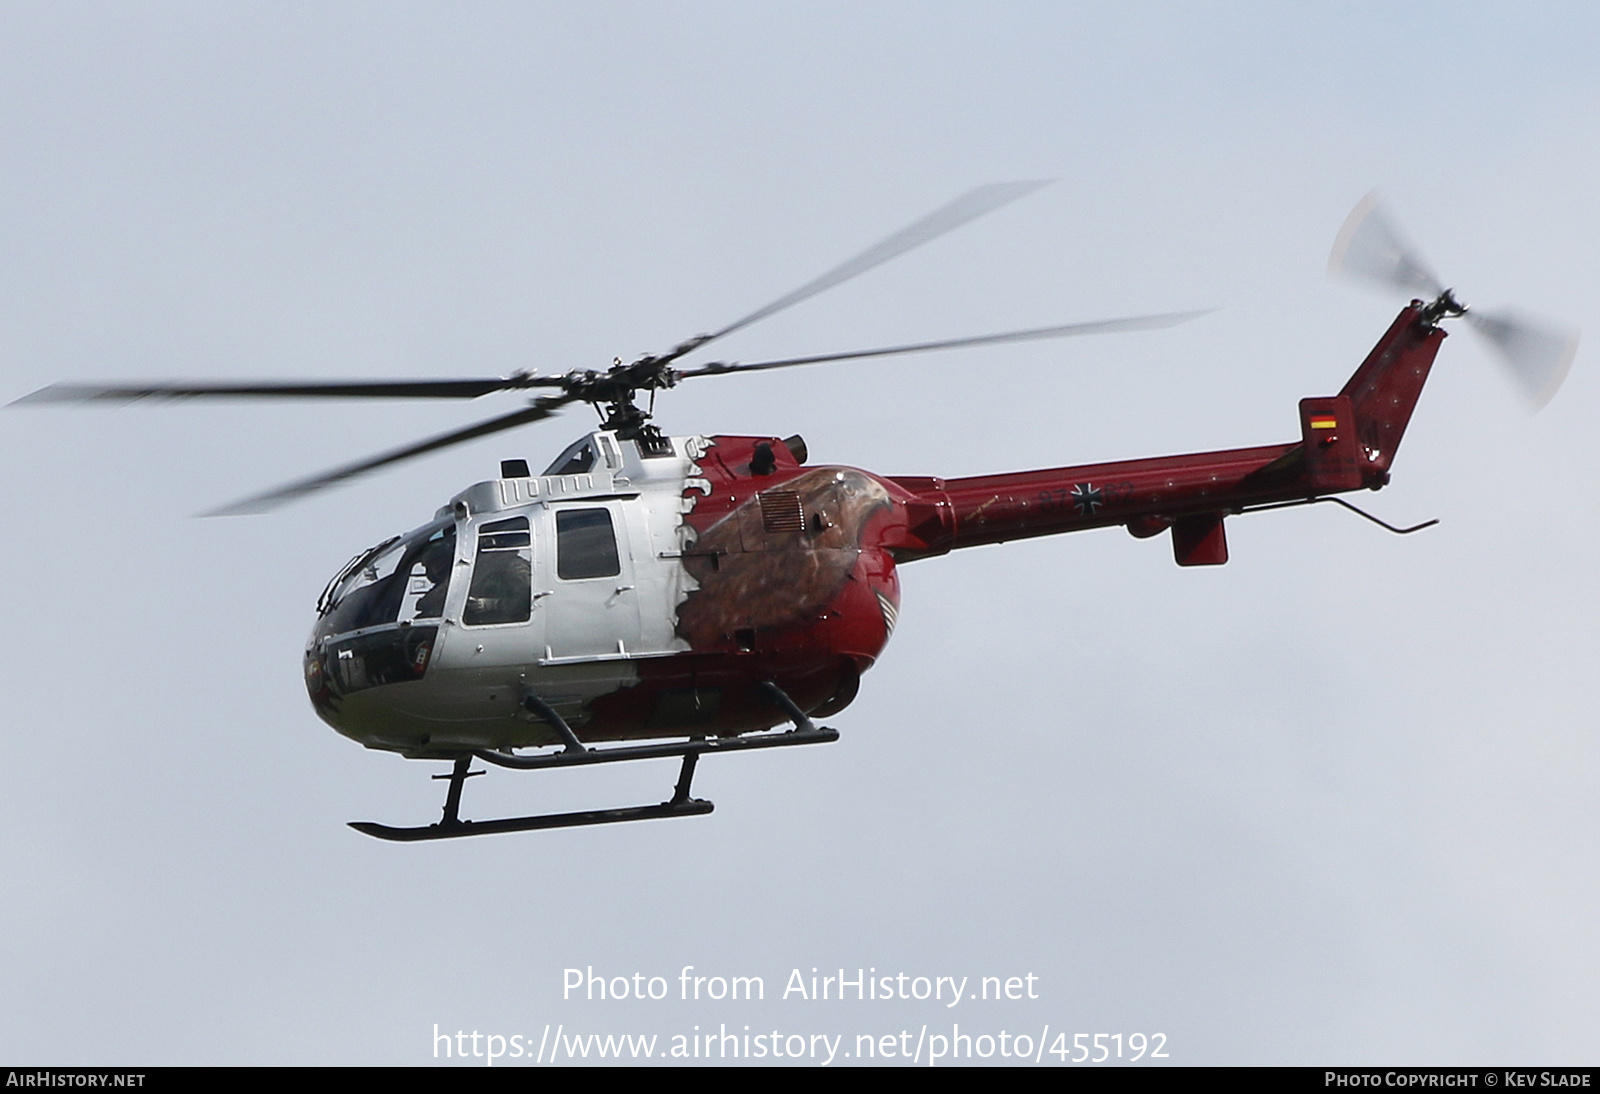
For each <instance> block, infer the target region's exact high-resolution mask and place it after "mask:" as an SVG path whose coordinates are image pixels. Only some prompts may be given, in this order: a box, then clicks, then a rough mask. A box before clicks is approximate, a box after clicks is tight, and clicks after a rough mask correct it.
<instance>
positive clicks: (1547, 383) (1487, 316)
mask: <svg viewBox="0 0 1600 1094" xmlns="http://www.w3.org/2000/svg"><path fill="white" fill-rule="evenodd" d="M1466 318H1467V322H1468V323H1471V324H1472V327H1473V329H1474V330H1476V331H1477V332H1478V333H1479V334H1481V335H1483V336H1484V338H1486V339H1488V341H1489V344H1490V345H1492V346H1493V347H1494V348H1495V350H1496V352H1498V353H1499V354H1500V357H1501V358H1502V359H1503V360H1504V362H1505V364H1506V366H1507V368H1508V369H1509V370H1510V372H1511V375H1512V378H1513V379H1515V380H1516V381H1517V385H1518V386H1519V387H1521V388H1522V390H1523V393H1524V394H1526V395H1527V397H1528V401H1529V402H1530V403H1532V404H1533V409H1534V410H1539V409H1542V408H1543V407H1544V405H1545V404H1546V403H1548V402H1549V401H1550V400H1551V399H1553V398H1554V397H1555V394H1556V392H1557V391H1558V390H1560V388H1561V382H1562V381H1563V380H1565V379H1566V378H1567V370H1568V369H1570V368H1571V367H1572V359H1573V358H1574V357H1575V356H1577V353H1578V332H1577V331H1574V330H1569V329H1566V328H1564V327H1558V326H1555V325H1554V324H1551V323H1547V322H1545V321H1544V320H1542V319H1534V318H1531V317H1529V316H1527V315H1525V314H1523V313H1521V312H1515V311H1499V312H1492V313H1488V312H1476V311H1471V310H1469V311H1468V312H1467V314H1466Z"/></svg>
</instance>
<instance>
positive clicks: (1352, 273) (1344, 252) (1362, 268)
mask: <svg viewBox="0 0 1600 1094" xmlns="http://www.w3.org/2000/svg"><path fill="white" fill-rule="evenodd" d="M1328 272H1329V273H1337V274H1344V275H1345V276H1348V277H1358V278H1363V279H1365V280H1367V281H1374V282H1377V283H1378V284H1380V285H1384V286H1387V287H1389V288H1397V289H1401V290H1404V291H1405V292H1408V293H1415V294H1418V295H1420V296H1425V297H1428V298H1430V299H1431V298H1433V297H1436V296H1438V295H1439V294H1440V293H1442V292H1444V286H1443V285H1441V284H1440V283H1439V279H1438V278H1437V277H1435V276H1434V275H1433V271H1432V270H1430V269H1428V265H1427V263H1426V262H1424V261H1423V260H1422V258H1421V256H1420V255H1418V254H1417V251H1416V248H1415V247H1412V246H1411V244H1410V243H1408V242H1407V241H1406V239H1405V237H1404V236H1402V235H1401V234H1400V231H1399V229H1397V228H1396V227H1395V226H1394V224H1393V223H1391V222H1390V220H1389V217H1388V215H1387V214H1386V213H1385V212H1384V211H1383V208H1382V206H1381V205H1380V204H1379V202H1378V195H1377V192H1376V191H1374V192H1373V193H1370V194H1368V195H1367V196H1366V197H1364V198H1362V199H1361V202H1360V204H1358V205H1357V206H1356V207H1355V208H1354V209H1353V210H1351V212H1350V215H1349V216H1348V217H1346V218H1345V222H1344V227H1342V228H1340V229H1339V236H1338V238H1337V239H1335V240H1334V243H1333V253H1332V254H1331V255H1329V256H1328Z"/></svg>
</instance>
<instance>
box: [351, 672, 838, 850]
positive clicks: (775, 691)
mask: <svg viewBox="0 0 1600 1094" xmlns="http://www.w3.org/2000/svg"><path fill="white" fill-rule="evenodd" d="M765 690H766V692H767V695H768V698H770V699H771V700H772V702H773V705H775V706H777V707H779V708H780V709H782V710H783V711H784V712H785V713H787V714H788V715H789V716H790V717H791V718H793V719H794V720H795V728H794V729H790V730H785V731H783V732H781V733H762V734H757V735H753V736H749V737H696V738H691V739H690V740H688V741H677V742H674V743H671V744H659V745H624V746H620V747H616V748H587V747H585V746H584V745H582V744H581V743H580V742H579V741H578V739H577V736H576V734H574V733H573V732H572V729H571V727H569V726H568V725H567V723H566V722H565V720H563V719H562V718H561V716H560V715H559V714H557V713H556V712H555V710H554V709H552V708H551V707H550V706H548V705H547V704H545V703H544V701H543V700H541V699H540V698H539V697H538V696H536V695H534V694H532V693H531V692H529V693H528V694H527V695H526V696H524V705H525V706H527V708H528V709H529V710H530V711H532V712H533V713H535V714H537V715H539V716H540V717H542V718H544V719H545V720H546V721H548V722H550V723H551V724H552V725H553V726H555V728H556V731H557V732H558V733H559V734H560V735H561V737H562V739H563V740H564V741H565V742H566V745H565V748H564V749H563V751H560V752H555V753H546V754H543V755H538V756H518V755H515V754H513V753H510V752H490V751H479V752H474V753H471V754H469V755H465V756H458V757H456V761H455V766H454V768H452V770H451V772H450V774H448V775H435V776H434V778H436V779H449V780H450V789H449V792H448V793H447V794H446V796H445V803H444V816H443V817H441V818H440V820H439V822H438V823H437V824H430V825H427V826H425V827H419V828H391V827H390V826H389V825H386V824H378V823H376V822H374V821H351V822H350V827H351V828H354V829H355V830H356V831H357V832H362V833H365V834H366V835H369V836H375V837H377V838H378V839H384V840H395V841H399V842H404V843H411V842H414V841H417V840H436V839H455V838H457V837H459V836H487V835H492V834H494V833H497V832H529V831H535V830H537V829H541V828H576V827H581V826H584V825H590V824H618V823H620V822H622V821H637V820H658V819H661V818H664V817H693V816H699V815H700V814H702V813H709V812H711V811H712V810H713V809H714V808H716V807H715V805H713V804H712V803H711V802H709V801H706V800H705V799H703V798H691V797H690V796H689V786H690V783H691V782H692V781H693V780H694V769H695V765H696V764H697V763H698V762H699V760H700V757H701V756H704V755H706V754H708V753H715V752H744V751H748V750H751V749H758V748H788V747H791V746H794V745H811V744H827V743H829V742H832V741H837V740H838V739H839V731H838V730H836V729H830V728H828V727H827V726H818V725H816V724H814V723H813V722H812V721H811V719H810V718H807V717H806V716H805V714H804V713H803V712H801V711H800V709H799V708H798V707H796V706H795V704H794V703H793V702H792V701H791V700H790V699H789V697H788V696H787V695H785V694H784V693H783V692H782V691H781V690H780V689H779V688H778V687H777V686H776V685H774V684H767V685H766V686H765ZM474 756H476V757H477V758H479V759H481V760H484V761H485V762H487V763H492V764H494V765H496V766H498V767H509V768H514V769H516V770H521V771H537V770H541V769H543V768H547V767H576V766H582V765H587V764H605V763H621V762H623V761H625V760H653V759H662V758H665V757H668V756H682V757H683V766H682V767H681V768H680V769H679V771H678V782H677V785H676V786H675V787H673V791H672V797H671V798H670V799H668V800H667V801H664V802H660V803H659V804H656V805H635V806H630V807H627V808H624V809H590V810H584V811H582V812H577V813H547V814H544V815H542V816H537V817H505V818H501V819H499V820H485V821H470V820H468V821H464V820H462V819H461V818H460V815H459V814H460V809H461V788H462V787H463V786H464V785H465V784H466V781H467V780H468V779H469V778H471V777H473V776H474V775H482V774H483V772H482V771H469V770H468V767H469V766H470V765H471V763H472V759H473V757H474Z"/></svg>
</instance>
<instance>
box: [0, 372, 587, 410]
mask: <svg viewBox="0 0 1600 1094" xmlns="http://www.w3.org/2000/svg"><path fill="white" fill-rule="evenodd" d="M559 386H561V380H560V378H559V377H534V376H526V375H521V374H516V375H512V376H501V377H495V378H493V379H481V380H336V381H319V380H307V381H286V382H272V381H269V382H264V383H231V384H191V383H171V384H141V385H128V386H122V385H116V384H51V385H50V386H49V387H45V388H40V389H39V390H38V391H35V392H33V393H32V394H31V395H24V396H23V397H22V398H20V399H17V400H15V401H14V402H12V403H11V404H10V405H11V406H30V405H42V404H46V403H113V404H114V403H133V402H138V401H139V400H141V399H157V400H168V399H173V400H176V399H195V398H212V399H259V398H267V399H476V398H477V397H478V396H480V395H488V394H489V393H491V392H495V391H508V390H516V389H522V388H529V387H559Z"/></svg>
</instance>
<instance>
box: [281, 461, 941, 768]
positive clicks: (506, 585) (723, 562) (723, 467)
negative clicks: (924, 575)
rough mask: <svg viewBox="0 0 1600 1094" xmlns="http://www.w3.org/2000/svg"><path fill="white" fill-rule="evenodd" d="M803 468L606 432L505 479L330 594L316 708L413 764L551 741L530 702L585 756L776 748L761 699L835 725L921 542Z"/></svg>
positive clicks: (311, 673)
mask: <svg viewBox="0 0 1600 1094" xmlns="http://www.w3.org/2000/svg"><path fill="white" fill-rule="evenodd" d="M804 457H805V449H804V444H803V442H801V441H800V439H799V438H797V437H796V438H790V439H789V440H788V441H787V442H785V441H780V440H777V439H776V438H754V437H715V438H708V437H680V438H671V439H670V440H668V439H666V438H662V439H661V440H660V441H657V442H655V443H654V444H647V443H643V442H639V441H634V440H620V439H618V438H617V437H616V436H615V435H614V434H613V433H611V432H607V431H600V432H597V433H593V434H590V435H589V436H588V437H587V438H585V439H584V440H582V441H580V442H578V443H577V444H575V445H573V446H572V447H571V448H569V449H568V450H567V451H566V452H564V453H563V454H562V455H561V456H560V457H558V458H557V460H556V461H555V462H554V464H552V466H551V468H550V470H549V471H547V472H546V473H545V474H544V475H542V476H531V475H528V474H526V470H525V467H518V466H517V461H508V462H507V464H506V466H505V468H504V469H503V470H505V471H506V472H508V473H507V474H503V476H502V477H501V478H500V479H498V480H495V481H491V482H484V483H479V484H477V485H475V486H473V487H470V488H469V489H467V490H465V491H463V492H462V493H461V494H459V495H457V497H455V498H454V499H452V501H451V503H450V504H449V505H447V506H445V507H444V508H442V509H441V510H440V511H439V514H438V515H437V517H436V519H435V520H434V521H433V522H432V523H431V524H428V525H425V526H423V528H420V529H418V530H417V531H415V532H412V533H409V534H408V535H405V536H399V537H395V538H393V539H391V540H388V541H385V543H383V544H380V545H379V546H378V547H376V548H373V549H372V550H371V551H368V552H366V553H364V554H363V555H361V556H358V558H357V559H356V560H354V561H353V562H352V563H351V564H350V565H349V566H347V567H346V568H345V569H344V570H343V571H341V572H340V574H339V575H338V576H337V577H336V578H335V579H334V581H333V582H332V583H331V584H330V586H329V589H328V591H327V592H326V593H324V595H323V598H322V601H321V603H320V604H319V619H318V622H317V626H316V629H315V630H314V631H313V633H312V636H311V640H310V642H309V644H308V647H307V650H306V656H305V665H306V683H307V687H308V689H309V691H310V693H311V698H312V701H313V704H314V705H315V707H316V709H317V711H318V713H319V714H320V715H321V717H322V718H323V719H324V720H325V721H327V722H328V723H329V724H330V725H332V726H333V727H334V728H335V729H337V730H338V731H339V732H341V733H343V734H345V735H347V736H350V737H352V738H354V739H355V740H358V741H360V742H362V743H363V744H366V745H367V746H369V747H372V748H380V749H389V750H393V751H398V752H401V753H403V754H405V755H407V756H413V757H420V756H452V755H457V754H459V753H460V752H461V751H462V750H463V749H508V748H522V747H531V746H538V745H545V744H551V743H556V742H557V740H558V738H557V737H556V733H555V730H554V729H553V728H552V727H551V725H550V724H549V722H548V721H547V720H545V719H541V718H539V717H538V716H536V715H534V714H532V713H530V712H529V711H528V709H527V708H526V707H525V706H524V705H523V703H522V696H523V694H524V693H525V692H526V691H529V690H531V691H533V692H534V693H536V694H538V695H539V696H540V697H541V699H542V700H543V701H545V702H548V703H549V704H550V705H551V706H552V707H553V708H554V709H556V710H557V711H559V713H560V714H561V716H562V717H563V718H564V719H565V720H566V721H567V722H568V724H569V725H570V726H572V727H573V729H574V730H576V731H578V732H580V733H581V734H582V736H583V738H584V739H585V740H588V741H600V740H625V739H642V738H655V737H664V736H683V735H684V734H706V735H710V736H717V735H726V734H737V733H743V732H748V731H751V730H759V729H767V728H770V727H772V726H775V725H778V724H780V723H782V722H784V721H785V720H786V715H785V713H784V711H783V710H782V709H780V708H778V707H776V706H774V704H773V703H772V701H771V700H770V699H769V698H767V697H766V695H765V694H763V692H762V691H761V690H760V689H761V687H762V684H763V682H764V681H768V680H770V681H772V682H774V683H776V684H777V685H778V686H779V687H781V688H782V689H783V690H784V692H785V693H786V694H788V695H789V696H791V697H792V698H793V699H794V701H795V702H796V703H797V704H799V705H800V706H801V707H802V708H803V709H806V710H808V711H810V712H812V713H818V714H821V715H827V714H831V713H833V712H835V711H838V710H841V709H843V707H844V706H845V705H847V704H848V703H849V702H850V700H851V699H853V698H854V697H855V693H856V689H857V686H858V684H859V680H860V674H861V672H862V671H863V670H864V669H866V668H868V667H869V666H870V665H871V664H872V663H873V661H874V660H875V659H876V658H877V656H878V654H879V653H880V652H881V651H882V649H883V646H884V644H885V643H886V642H887V641H888V638H889V634H890V632H891V631H892V629H893V623H894V619H895V617H896V614H897V612H898V610H899V583H898V580H897V579H896V576H895V557H894V554H893V553H892V551H893V550H894V549H895V548H901V549H910V550H912V551H913V552H914V551H915V548H917V547H919V546H921V544H920V543H919V542H916V541H914V539H908V537H907V535H906V531H907V529H906V524H905V516H906V514H907V512H908V509H907V507H906V506H905V505H904V504H902V505H900V506H896V505H895V504H894V500H895V499H894V497H893V493H898V494H900V495H901V497H902V500H903V501H909V500H911V499H910V497H909V495H907V494H906V492H905V491H904V490H898V489H896V487H895V484H894V483H893V482H892V480H882V479H879V478H878V477H876V476H874V475H870V474H868V473H866V472H863V471H858V470H855V469H853V468H844V467H818V468H805V467H803V466H801V462H800V461H801V460H803V459H804ZM892 492H893V493H892ZM913 508H915V506H913ZM924 508H927V509H930V510H931V509H932V508H933V507H932V506H926V507H924ZM925 515H926V514H925ZM934 523H935V524H937V523H938V522H937V520H935V522H934ZM922 553H932V552H922Z"/></svg>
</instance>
